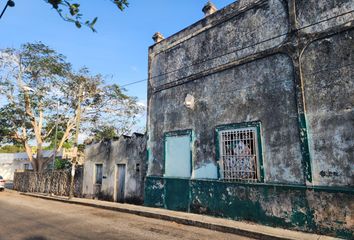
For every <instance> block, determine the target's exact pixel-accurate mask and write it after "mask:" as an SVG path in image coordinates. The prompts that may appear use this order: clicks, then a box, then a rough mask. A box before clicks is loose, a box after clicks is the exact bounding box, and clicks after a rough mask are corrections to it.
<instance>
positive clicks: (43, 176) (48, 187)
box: [14, 168, 83, 197]
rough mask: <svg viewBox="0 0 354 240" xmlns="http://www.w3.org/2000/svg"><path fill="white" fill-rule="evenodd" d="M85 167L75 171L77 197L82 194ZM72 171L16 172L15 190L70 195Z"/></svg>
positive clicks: (75, 192)
mask: <svg viewBox="0 0 354 240" xmlns="http://www.w3.org/2000/svg"><path fill="white" fill-rule="evenodd" d="M82 180H83V169H82V168H78V169H77V170H76V173H75V182H74V184H75V190H74V195H75V197H81V196H82ZM70 181H71V171H68V170H60V171H59V170H56V171H54V172H53V171H46V172H32V171H25V172H15V174H14V190H16V191H20V192H33V193H52V194H54V195H57V196H69V194H70Z"/></svg>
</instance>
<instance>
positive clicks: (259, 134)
mask: <svg viewBox="0 0 354 240" xmlns="http://www.w3.org/2000/svg"><path fill="white" fill-rule="evenodd" d="M251 127H253V128H256V129H257V141H258V142H257V147H258V155H259V156H258V159H257V160H258V168H259V169H258V170H259V178H258V180H257V182H260V183H262V182H264V167H263V150H262V128H261V122H260V121H253V122H242V123H231V124H223V125H218V126H216V128H215V144H216V162H217V166H218V178H219V179H220V178H221V174H220V163H219V162H220V147H219V145H220V140H219V133H220V131H223V130H229V129H238V128H251Z"/></svg>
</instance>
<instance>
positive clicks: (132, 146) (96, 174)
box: [83, 133, 147, 204]
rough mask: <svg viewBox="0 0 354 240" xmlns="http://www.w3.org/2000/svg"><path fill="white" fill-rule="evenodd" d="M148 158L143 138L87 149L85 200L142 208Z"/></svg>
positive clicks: (140, 136) (139, 136) (97, 145)
mask: <svg viewBox="0 0 354 240" xmlns="http://www.w3.org/2000/svg"><path fill="white" fill-rule="evenodd" d="M146 158H147V154H146V137H145V136H144V135H141V134H136V133H135V134H133V136H132V137H127V136H122V137H120V138H119V139H118V140H117V141H106V142H100V143H96V144H92V145H89V146H87V147H86V149H85V164H84V181H83V195H84V197H88V198H98V199H103V200H109V201H115V202H127V203H135V204H141V203H142V202H143V196H144V178H145V175H146V168H147V167H146V164H147V159H146Z"/></svg>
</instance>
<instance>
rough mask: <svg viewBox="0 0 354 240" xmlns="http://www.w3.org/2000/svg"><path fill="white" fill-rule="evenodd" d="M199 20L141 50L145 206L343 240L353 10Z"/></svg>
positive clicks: (311, 7)
mask: <svg viewBox="0 0 354 240" xmlns="http://www.w3.org/2000/svg"><path fill="white" fill-rule="evenodd" d="M203 11H204V12H205V14H206V17H205V18H204V19H202V20H200V21H199V22H197V23H195V24H193V25H191V26H189V27H187V28H186V29H184V30H182V31H180V32H178V33H176V34H174V35H173V36H171V37H169V38H167V39H163V36H162V34H160V33H157V34H155V35H154V40H155V41H156V44H154V45H153V46H151V47H150V49H149V81H148V143H147V148H148V172H147V178H146V184H145V205H147V206H152V207H161V208H167V209H172V210H178V211H186V212H193V213H200V214H208V215H213V216H218V217H224V218H230V219H235V220H248V221H254V222H257V223H262V224H266V225H271V226H277V227H284V228H291V229H296V230H302V231H308V232H316V233H321V234H330V235H335V236H341V237H346V238H352V236H353V229H354V220H353V209H354V205H353V204H354V199H353V194H354V178H353V176H354V168H353V167H354V155H353V154H354V125H353V123H354V77H353V76H354V75H353V73H354V72H353V71H354V67H353V65H354V25H353V22H354V2H353V1H352V0H340V1H333V0H321V1H318V0H239V1H237V2H235V3H233V4H231V5H229V6H227V7H225V8H223V9H221V10H220V11H217V12H215V6H213V5H212V4H211V3H208V4H207V5H206V6H205V7H204V9H203Z"/></svg>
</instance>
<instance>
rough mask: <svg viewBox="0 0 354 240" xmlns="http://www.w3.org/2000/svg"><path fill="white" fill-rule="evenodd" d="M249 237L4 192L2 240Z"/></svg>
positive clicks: (242, 239) (220, 239)
mask: <svg viewBox="0 0 354 240" xmlns="http://www.w3.org/2000/svg"><path fill="white" fill-rule="evenodd" d="M57 239H60V240H63V239H64V240H65V239H97V240H101V239H102V240H103V239H104V240H106V239H107V240H108V239H118V240H133V239H134V240H135V239H136V240H138V239H139V240H150V239H151V240H160V239H161V240H162V239H166V240H184V239H186V240H189V239H191V240H192V239H193V240H204V239H205V240H234V239H240V240H246V239H249V238H245V237H241V236H236V235H232V234H226V233H221V232H216V231H211V230H207V229H203V228H196V227H192V226H185V225H180V224H177V223H174V222H168V221H163V220H158V219H151V218H145V217H140V216H136V215H132V214H127V213H120V212H113V211H109V210H102V209H97V208H92V207H85V206H78V205H72V204H66V203H61V202H54V201H49V200H43V199H37V198H32V197H28V196H23V195H20V194H18V193H16V192H13V191H12V192H10V191H5V192H0V240H57Z"/></svg>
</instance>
